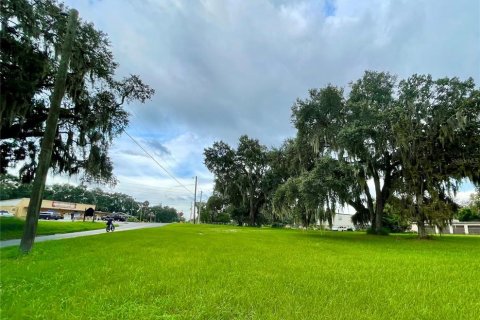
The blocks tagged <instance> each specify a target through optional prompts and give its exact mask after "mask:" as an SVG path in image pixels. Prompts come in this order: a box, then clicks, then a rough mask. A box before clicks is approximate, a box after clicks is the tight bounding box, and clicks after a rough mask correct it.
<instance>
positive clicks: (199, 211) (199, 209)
mask: <svg viewBox="0 0 480 320" xmlns="http://www.w3.org/2000/svg"><path fill="white" fill-rule="evenodd" d="M202 193H203V191H202V190H200V202H199V205H198V223H199V224H200V214H201V213H202Z"/></svg>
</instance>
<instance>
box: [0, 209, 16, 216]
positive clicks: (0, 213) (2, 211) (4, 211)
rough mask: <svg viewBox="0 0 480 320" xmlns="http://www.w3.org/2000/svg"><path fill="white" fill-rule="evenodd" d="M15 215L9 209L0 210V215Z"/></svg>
mask: <svg viewBox="0 0 480 320" xmlns="http://www.w3.org/2000/svg"><path fill="white" fill-rule="evenodd" d="M13 216H14V215H13V214H11V213H10V212H8V211H7V210H0V217H13Z"/></svg>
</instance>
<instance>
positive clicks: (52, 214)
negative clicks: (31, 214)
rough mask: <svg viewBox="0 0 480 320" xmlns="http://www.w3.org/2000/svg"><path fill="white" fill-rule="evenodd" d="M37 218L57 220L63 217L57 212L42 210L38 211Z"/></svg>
mask: <svg viewBox="0 0 480 320" xmlns="http://www.w3.org/2000/svg"><path fill="white" fill-rule="evenodd" d="M38 218H39V219H45V220H59V219H63V216H62V215H61V214H59V213H58V212H53V211H43V212H40V214H39V216H38Z"/></svg>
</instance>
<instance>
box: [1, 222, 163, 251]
mask: <svg viewBox="0 0 480 320" xmlns="http://www.w3.org/2000/svg"><path fill="white" fill-rule="evenodd" d="M115 224H118V226H117V227H115V231H114V232H119V231H128V230H135V229H145V228H158V227H163V226H166V225H168V223H147V222H115ZM102 233H106V231H105V228H102V229H97V230H89V231H81V232H72V233H62V234H52V235H48V236H37V237H36V238H35V243H36V242H43V241H49V240H61V239H68V238H77V237H86V236H93V235H95V234H102ZM19 244H20V239H12V240H4V241H0V248H5V247H13V246H18V245H19Z"/></svg>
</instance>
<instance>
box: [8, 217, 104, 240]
mask: <svg viewBox="0 0 480 320" xmlns="http://www.w3.org/2000/svg"><path fill="white" fill-rule="evenodd" d="M24 223H25V221H24V220H21V219H17V218H5V217H3V218H0V240H9V239H20V238H21V237H22V234H23V225H24ZM102 228H105V223H104V222H98V223H92V222H82V221H74V222H71V221H68V222H63V221H44V220H39V221H38V228H37V235H38V236H40V235H47V234H56V233H70V232H79V231H88V230H96V229H102Z"/></svg>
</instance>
